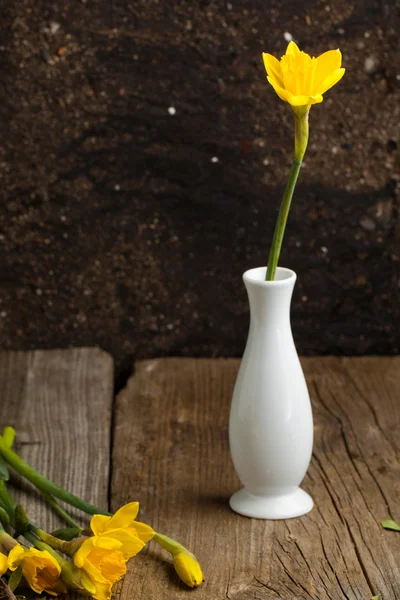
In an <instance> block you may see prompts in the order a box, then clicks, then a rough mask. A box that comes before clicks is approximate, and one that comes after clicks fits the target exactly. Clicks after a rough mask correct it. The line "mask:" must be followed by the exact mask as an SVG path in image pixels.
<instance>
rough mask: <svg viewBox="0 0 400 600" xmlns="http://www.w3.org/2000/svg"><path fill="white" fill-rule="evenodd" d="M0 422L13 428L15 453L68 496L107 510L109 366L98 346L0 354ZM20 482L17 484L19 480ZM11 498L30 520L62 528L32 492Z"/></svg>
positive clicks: (110, 381)
mask: <svg viewBox="0 0 400 600" xmlns="http://www.w3.org/2000/svg"><path fill="white" fill-rule="evenodd" d="M0 384H1V390H2V391H1V403H0V424H1V426H4V425H13V426H14V427H15V428H16V430H17V438H16V443H15V448H16V450H17V452H18V453H19V454H20V455H21V456H22V458H24V459H25V460H27V461H29V462H30V463H31V464H32V466H34V467H35V468H37V469H38V470H39V471H40V472H42V473H43V474H45V475H46V476H47V477H49V478H50V479H52V480H54V481H55V482H56V483H58V484H60V485H62V486H63V487H65V488H67V489H69V490H70V491H72V492H73V493H75V494H77V495H79V496H81V497H82V498H85V499H86V500H88V501H90V502H93V503H95V504H97V505H99V506H104V507H106V506H107V504H108V484H109V473H110V430H111V415H112V401H113V361H112V358H111V357H110V356H109V355H108V354H106V353H104V352H102V351H100V350H99V349H96V348H81V349H74V350H44V351H37V350H36V351H32V352H1V353H0ZM17 484H18V481H17ZM16 495H17V496H18V497H19V499H20V501H22V503H23V505H24V506H25V507H26V508H27V509H28V510H27V512H28V514H29V517H30V518H31V519H32V520H33V521H34V522H36V523H38V524H40V525H42V526H45V527H46V529H47V530H48V531H49V530H52V529H54V528H56V527H58V526H59V525H60V524H61V521H60V520H59V519H58V517H57V515H55V514H54V513H53V512H52V509H51V508H49V507H48V506H47V505H46V504H45V503H44V502H43V500H41V499H40V498H39V496H38V495H37V494H35V493H34V492H33V493H32V490H31V488H29V491H28V490H27V489H26V486H24V490H17V492H16Z"/></svg>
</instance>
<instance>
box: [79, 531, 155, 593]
mask: <svg viewBox="0 0 400 600" xmlns="http://www.w3.org/2000/svg"><path fill="white" fill-rule="evenodd" d="M144 545H145V544H144V542H143V541H142V540H141V539H139V538H138V537H137V536H135V535H133V534H132V533H131V532H130V531H129V530H126V529H112V530H110V531H107V532H105V533H101V534H100V535H94V536H92V537H89V538H87V539H86V540H85V541H84V542H83V543H82V545H81V546H80V548H79V549H78V550H77V552H76V553H75V554H74V557H73V560H74V565H75V566H76V567H78V568H80V569H83V570H84V571H85V572H86V573H87V575H88V576H89V577H90V579H91V581H92V582H93V584H94V585H95V587H96V592H95V593H94V594H93V597H94V598H95V599H96V600H107V599H108V598H110V597H111V588H112V586H113V585H114V583H115V582H116V581H118V580H119V579H121V577H122V576H123V575H125V573H126V562H127V561H128V560H129V559H130V558H132V557H133V556H135V555H136V554H138V552H140V551H141V550H142V549H143V547H144Z"/></svg>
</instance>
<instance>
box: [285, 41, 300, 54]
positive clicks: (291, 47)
mask: <svg viewBox="0 0 400 600" xmlns="http://www.w3.org/2000/svg"><path fill="white" fill-rule="evenodd" d="M299 52H300V49H299V47H298V45H297V44H296V43H295V42H293V41H291V42H289V44H288V47H287V48H286V54H298V53H299Z"/></svg>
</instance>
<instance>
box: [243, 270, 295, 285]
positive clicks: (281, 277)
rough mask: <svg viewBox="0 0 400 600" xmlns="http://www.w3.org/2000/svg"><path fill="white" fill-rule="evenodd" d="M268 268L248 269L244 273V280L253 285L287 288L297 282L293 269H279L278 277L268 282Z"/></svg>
mask: <svg viewBox="0 0 400 600" xmlns="http://www.w3.org/2000/svg"><path fill="white" fill-rule="evenodd" d="M266 271H267V267H255V268H254V269H248V271H245V272H244V273H243V280H244V281H245V282H249V283H253V284H255V285H260V286H264V287H269V286H274V287H279V286H285V285H290V284H291V283H294V282H295V281H296V278H297V275H296V273H295V272H294V271H292V269H287V268H286V267H277V268H276V275H275V279H274V280H273V281H266V280H265V274H266Z"/></svg>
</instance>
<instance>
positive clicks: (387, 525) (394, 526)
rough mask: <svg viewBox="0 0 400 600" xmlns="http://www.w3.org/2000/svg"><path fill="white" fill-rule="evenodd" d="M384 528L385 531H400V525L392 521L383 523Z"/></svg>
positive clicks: (388, 520)
mask: <svg viewBox="0 0 400 600" xmlns="http://www.w3.org/2000/svg"><path fill="white" fill-rule="evenodd" d="M381 525H382V527H384V529H391V530H392V531H400V525H399V524H398V523H396V521H392V520H391V519H387V520H386V521H381Z"/></svg>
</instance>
